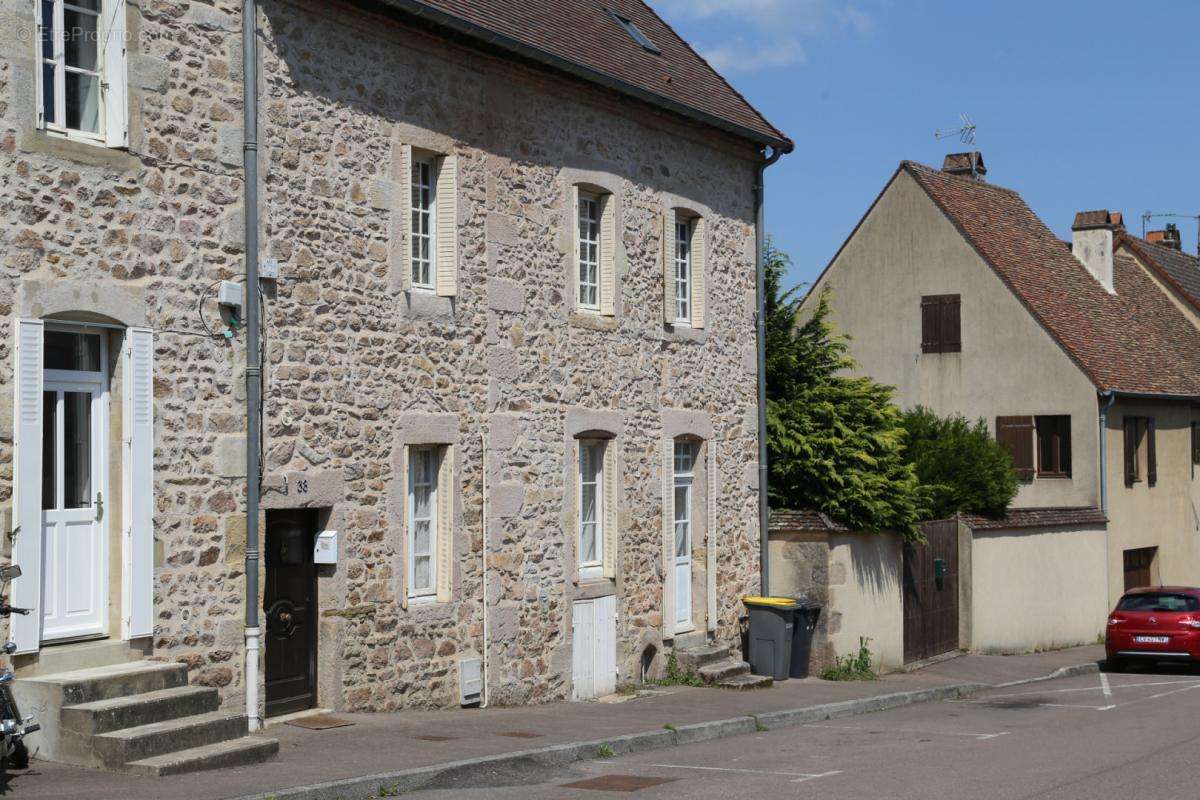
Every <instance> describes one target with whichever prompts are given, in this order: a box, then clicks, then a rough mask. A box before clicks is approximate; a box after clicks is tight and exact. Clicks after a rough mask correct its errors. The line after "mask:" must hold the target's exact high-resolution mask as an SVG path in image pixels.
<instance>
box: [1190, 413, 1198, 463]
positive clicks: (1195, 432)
mask: <svg viewBox="0 0 1200 800" xmlns="http://www.w3.org/2000/svg"><path fill="white" fill-rule="evenodd" d="M1192 463H1193V464H1200V422H1193V423H1192Z"/></svg>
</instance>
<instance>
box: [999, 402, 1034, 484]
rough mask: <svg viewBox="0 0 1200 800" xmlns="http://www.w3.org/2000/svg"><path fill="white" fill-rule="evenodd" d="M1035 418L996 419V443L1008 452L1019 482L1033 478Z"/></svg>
mask: <svg viewBox="0 0 1200 800" xmlns="http://www.w3.org/2000/svg"><path fill="white" fill-rule="evenodd" d="M1033 439H1034V430H1033V417H996V441H997V442H998V443H999V444H1000V446H1001V447H1003V448H1004V449H1005V450H1007V451H1008V454H1009V456H1011V457H1012V460H1013V468H1014V469H1015V470H1016V473H1017V478H1018V479H1019V480H1023V481H1027V480H1031V479H1032V478H1033V473H1034V469H1033Z"/></svg>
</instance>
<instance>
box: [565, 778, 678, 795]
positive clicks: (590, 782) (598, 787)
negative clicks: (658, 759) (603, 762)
mask: <svg viewBox="0 0 1200 800" xmlns="http://www.w3.org/2000/svg"><path fill="white" fill-rule="evenodd" d="M673 780H675V779H674V778H648V777H646V776H644V775H601V776H600V777H598V778H588V779H587V780H585V781H575V782H574V783H564V784H563V785H562V788H564V789H593V790H595V791H597V792H637V791H640V790H642V789H649V788H650V787H651V786H661V785H662V784H664V783H670V782H671V781H673Z"/></svg>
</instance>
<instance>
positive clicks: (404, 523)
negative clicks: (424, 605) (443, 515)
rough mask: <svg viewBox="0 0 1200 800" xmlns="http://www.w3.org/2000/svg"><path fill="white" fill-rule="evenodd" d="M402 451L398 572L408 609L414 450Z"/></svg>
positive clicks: (405, 604)
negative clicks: (411, 477) (410, 488)
mask: <svg viewBox="0 0 1200 800" xmlns="http://www.w3.org/2000/svg"><path fill="white" fill-rule="evenodd" d="M400 451H401V452H400V458H401V461H400V477H399V479H400V491H401V492H402V493H403V494H402V495H401V496H402V497H403V498H404V500H403V506H404V510H403V511H402V512H401V514H400V569H399V570H398V572H399V574H400V608H402V609H405V610H407V609H408V590H409V582H408V560H409V559H410V558H411V557H412V555H411V553H410V551H411V549H412V548H410V547H409V542H408V537H409V536H411V535H412V532H411V531H409V525H408V515H409V514H410V513H412V509H411V508H409V506H410V504H411V502H412V495H410V494H409V485H408V481H409V470H410V469H411V468H412V461H411V460H410V459H412V450H410V449H409V447H408V445H404V446H403V447H402V448H400Z"/></svg>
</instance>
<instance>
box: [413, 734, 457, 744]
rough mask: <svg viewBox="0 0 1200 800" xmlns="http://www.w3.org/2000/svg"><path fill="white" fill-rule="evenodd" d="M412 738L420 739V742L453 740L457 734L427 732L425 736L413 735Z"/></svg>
mask: <svg viewBox="0 0 1200 800" xmlns="http://www.w3.org/2000/svg"><path fill="white" fill-rule="evenodd" d="M413 738H414V739H420V740H421V741H422V742H453V741H454V740H455V739H457V738H458V737H457V736H435V735H432V734H427V735H425V736H414V737H413Z"/></svg>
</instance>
